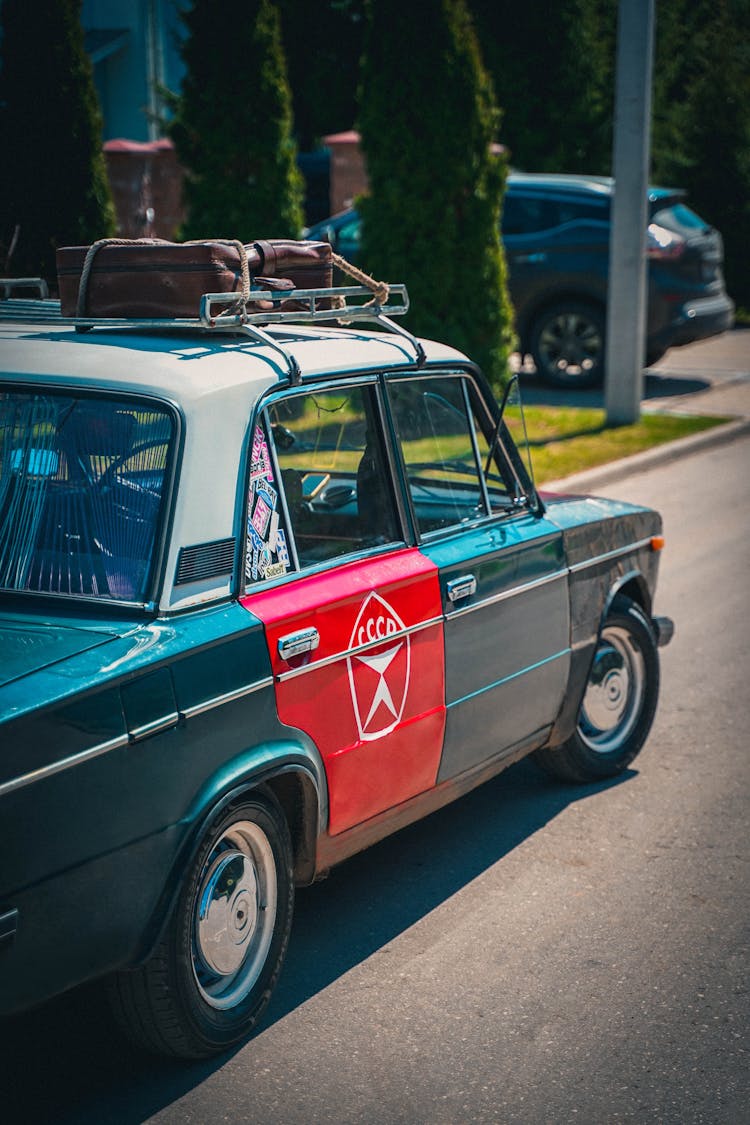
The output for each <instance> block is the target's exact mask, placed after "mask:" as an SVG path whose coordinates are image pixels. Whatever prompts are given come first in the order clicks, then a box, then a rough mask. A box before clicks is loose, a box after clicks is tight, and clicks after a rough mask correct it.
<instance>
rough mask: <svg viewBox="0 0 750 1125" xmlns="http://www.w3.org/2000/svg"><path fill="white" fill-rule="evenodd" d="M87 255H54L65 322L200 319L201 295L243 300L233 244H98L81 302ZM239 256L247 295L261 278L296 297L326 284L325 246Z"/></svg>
mask: <svg viewBox="0 0 750 1125" xmlns="http://www.w3.org/2000/svg"><path fill="white" fill-rule="evenodd" d="M90 250H91V248H90V247H88V246H61V247H59V248H58V251H57V277H58V285H59V290H60V304H61V312H62V315H63V316H71V317H74V316H79V317H151V318H161V317H188V318H193V317H197V316H198V314H199V310H200V299H201V297H202V296H203V294H204V293H237V295H238V298H241V296H242V293H243V247H242V244H240V243H238V242H233V241H230V240H226V241H223V240H220V239H217V240H215V241H212V240H209V239H207V240H206V241H205V242H163V241H161V240H158V239H154V240H149V239H143V240H133V241H129V242H126V241H124V240H112V241H110V240H108V239H104V240H102V242H101V244H98V243H97V244H95V250H94V251H93V252H92V253H91V257H90V261H89V265H88V267H87V269H86V271H85V272H86V277H85V286H84V292H83V293H82V294H81V293H80V292H79V290H80V288H81V285H80V283H81V277H82V274H83V273H84V263H85V262H86V260H87V256H88V255H89V252H90ZM244 256H245V257H246V260H247V268H248V271H249V285H250V287H251V288H252V287H254V285H255V284H257V286H258V287H263V281H262V280H261V278H262V277H269V278H287V279H289V280H290V281H291V282H292V287H293V288H300V289H301V288H305V289H319V288H329V287H330V286H331V284H332V274H333V267H332V253H331V247H330V245H329V244H328V243H327V242H302V241H300V242H295V241H293V240H291V239H288V240H287V239H271V240H268V241H265V242H256V243H250V244H249V245H247V246H245V247H244ZM256 279H257V282H256ZM267 287H268V288H271V286H270V285H268V286H267ZM273 288H278V287H277V286H273Z"/></svg>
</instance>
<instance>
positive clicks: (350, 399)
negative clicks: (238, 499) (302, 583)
mask: <svg viewBox="0 0 750 1125" xmlns="http://www.w3.org/2000/svg"><path fill="white" fill-rule="evenodd" d="M258 430H259V431H260V432H261V434H262V436H261V443H260V449H261V451H262V450H263V444H262V443H263V441H265V443H266V449H267V454H268V460H269V461H270V462H271V463H272V467H271V470H270V471H271V473H272V474H273V479H271V480H269V478H268V470H267V469H266V468H265V466H264V465H262V464H261V463H260V462H259V463H258V465H257V467H254V468H253V469H252V470H251V496H250V501H249V505H248V537H249V538H248V557H249V555H250V548H251V546H252V549H253V552H255V551H256V550H259V551H260V552H261V559H262V558H263V556H262V552H263V550H264V549H265V550H266V552H267V553H270V559H267V561H266V565H265V570H264V569H263V567H262V566H259V567H258V579H255V577H254V574H253V571H252V566H251V568H250V578H251V579H252V580H259V579H260V578H261V577H265V578H268V577H274V576H275V575H276V574H281V573H283V572H285V571H286V570H287V569H289V567H290V566H293V565H295V563H296V565H298V566H299V567H307V566H313V565H317V564H319V563H324V562H326V561H328V560H329V559H337V558H339V557H341V556H343V555H348V554H352V553H354V552H358V551H364V550H368V549H370V548H374V547H380V546H385V545H387V544H390V543H397V542H401V541H402V537H401V531H400V522H399V518H398V512H397V507H396V502H395V498H394V493H393V487H392V483H391V476H390V470H389V468H388V463H387V459H386V457H385V454H384V449H383V438H382V427H381V423H380V411H379V409H378V403H377V397H376V389H375V387H374V386H373V385H365V386H362V385H360V386H354V387H352V386H349V387H342V388H340V389H339V388H336V389H329V390H321V391H314V392H309V393H307V394H298V395H294V396H290V397H288V398H285V399H281V400H279V401H277V402H275V403H273V404H271V405H269V406H268V407H267V408H266V410H265V411H264V417H263V424H262V426H259V427H258ZM253 463H254V465H255V461H254V462H253ZM253 478H255V479H256V480H257V481H258V482H260V483H259V484H258V485H257V495H256V497H255V498H254V497H253V487H254V480H253ZM264 480H265V481H266V483H265V484H264V483H263V482H264ZM269 483H270V484H271V485H272V487H273V490H274V494H273V495H272V496H271V497H270V499H269V498H268V496H267V491H268V490H267V487H266V485H267V484H269ZM276 493H279V494H280V495H279V496H278V497H277V496H276ZM259 504H260V508H258V505H259ZM274 504H275V506H274ZM279 536H281V546H282V549H283V551H284V552H285V555H284V556H283V557H282V556H281V555H279V548H278V544H279ZM274 551H275V552H276V553H275V554H274ZM254 557H255V555H254V554H253V558H254ZM269 561H270V566H271V573H270V574H269V569H268V565H269ZM282 564H283V565H284V571H282V570H281V565H282Z"/></svg>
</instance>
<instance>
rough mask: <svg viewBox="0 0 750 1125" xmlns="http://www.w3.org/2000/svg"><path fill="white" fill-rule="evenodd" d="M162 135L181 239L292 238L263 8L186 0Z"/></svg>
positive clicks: (287, 129) (298, 220) (280, 89)
mask: <svg viewBox="0 0 750 1125" xmlns="http://www.w3.org/2000/svg"><path fill="white" fill-rule="evenodd" d="M183 20H184V22H185V26H186V28H187V32H188V34H187V38H186V40H185V42H184V44H183V47H182V55H183V59H184V61H185V65H186V68H187V73H186V75H185V80H184V83H183V87H182V94H181V95H180V96H179V97H176V98H172V99H171V104H172V108H173V109H174V110H175V117H174V119H173V121H172V122H171V124H170V126H169V132H170V134H171V136H172V138H173V139H174V142H175V147H176V149H177V153H178V156H179V157H180V160H181V161H182V164H183V165H184V167H185V169H186V181H185V189H184V190H185V203H186V205H187V211H188V218H187V222H186V224H185V227H184V229H183V234H184V236H185V237H186V238H205V237H214V238H217V237H220V238H239V239H242V240H244V241H249V240H251V239H253V238H284V237H297V236H298V235H299V231H300V228H301V226H302V178H301V176H300V174H299V172H298V170H297V165H296V151H295V145H294V141H293V137H292V102H291V94H290V91H289V83H288V81H287V73H286V63H285V60H284V53H283V50H282V45H281V31H280V26H279V15H278V11H277V9H276V7H275V5H274V4H273V3H271V0H224V3H222V4H220V5H217V4H216V3H215V2H214V0H194V3H193V6H192V8H191V9H190V10H189V11H188V12H187V13H185V15H184V16H183Z"/></svg>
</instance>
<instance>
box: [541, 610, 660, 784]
mask: <svg viewBox="0 0 750 1125" xmlns="http://www.w3.org/2000/svg"><path fill="white" fill-rule="evenodd" d="M658 695H659V655H658V652H657V642H656V636H655V634H654V630H653V628H652V627H651V623H650V622H649V620H648V618H647V617H646V615H645V614H644V612H643V610H642V609H641V607H640V606H639V605H637V604H636V603H635V602H633V601H631V600H630V599H629V598H625V597H618V598H615V600H614V602H613V604H612V608H611V610H610V612H609V613H608V614H607V619H606V621H605V622H604V626H603V628H602V631H601V634H600V637H599V641H598V644H597V647H596V652H595V653H594V659H593V662H592V665H591V670H590V672H589V678H588V682H587V684H586V690H585V691H584V694H583V699H582V700H581V706H580V710H579V712H578V722H577V725H576V729H575V731H574V732H573V734H572V736H571V737H570V738H569V739H568V741H567V742H566V743H565V744H564V745H563V746H560V747H558V748H557V749H553V750H550V749H546V748H545V749H542V750H538V751H537V752H536V754H535V759H536V761H537V762H538V764H539V765H540V766H542V768H543V769H545V770H546V771H547V772H548V773H551V774H553V775H554V776H555V777H559V778H562V779H563V780H565V781H577V782H580V781H596V780H598V779H600V778H605V777H614V776H616V775H617V774H618V773H621V772H622V770H624V769H625V768H626V767H627V766H628V765H629V764H630V763H631V762H632V761H633V759H634V758H635V756H636V754H637V753H638V752H639V750H640V749H641V747H642V746H643V743H644V742H645V741H646V737H647V735H648V732H649V730H650V729H651V724H652V722H653V718H654V713H655V711H656V703H657V699H658Z"/></svg>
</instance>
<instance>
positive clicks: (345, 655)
mask: <svg viewBox="0 0 750 1125" xmlns="http://www.w3.org/2000/svg"><path fill="white" fill-rule="evenodd" d="M443 621H444V617H443V615H442V614H441V615H440V616H439V617H431V618H429V620H427V621H419V622H417V624H416V625H408V626H406V628H404V629H399V630H398V632H396V633H389V634H388V636H387V637H376V638H375V640H374V641H367V643H366V644H363V645H355V646H354V647H353V648H348V649H342V650H341V651H340V652H336V653H332V655H331V656H324V657H323V658H322V659H321V660H313V661H311V662H310V663H309V664H303V665H301V666H300V667H299V668H290V669H289V671H288V672H280V673H279V674H278V675H277V676H276V677H275V679H276V682H277V683H285V682H286V681H287V680H292V679H294V678H295V677H297V676H303V675H304V674H305V673H306V672H316V671H317V670H318V669H319V668H326V667H327V666H328V665H329V664H335V663H336V662H337V661H339V660H348V659H349V658H350V657H351V656H359V654H360V653H361V652H368V651H369V650H370V649H372V648H378V647H379V646H380V645H382V644H384V643H386V642H387V641H392V640H398V638H399V637H410V636H411V635H412V634H414V633H419V632H421V631H422V630H423V629H429V628H431V627H432V626H433V625H442V624H443Z"/></svg>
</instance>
